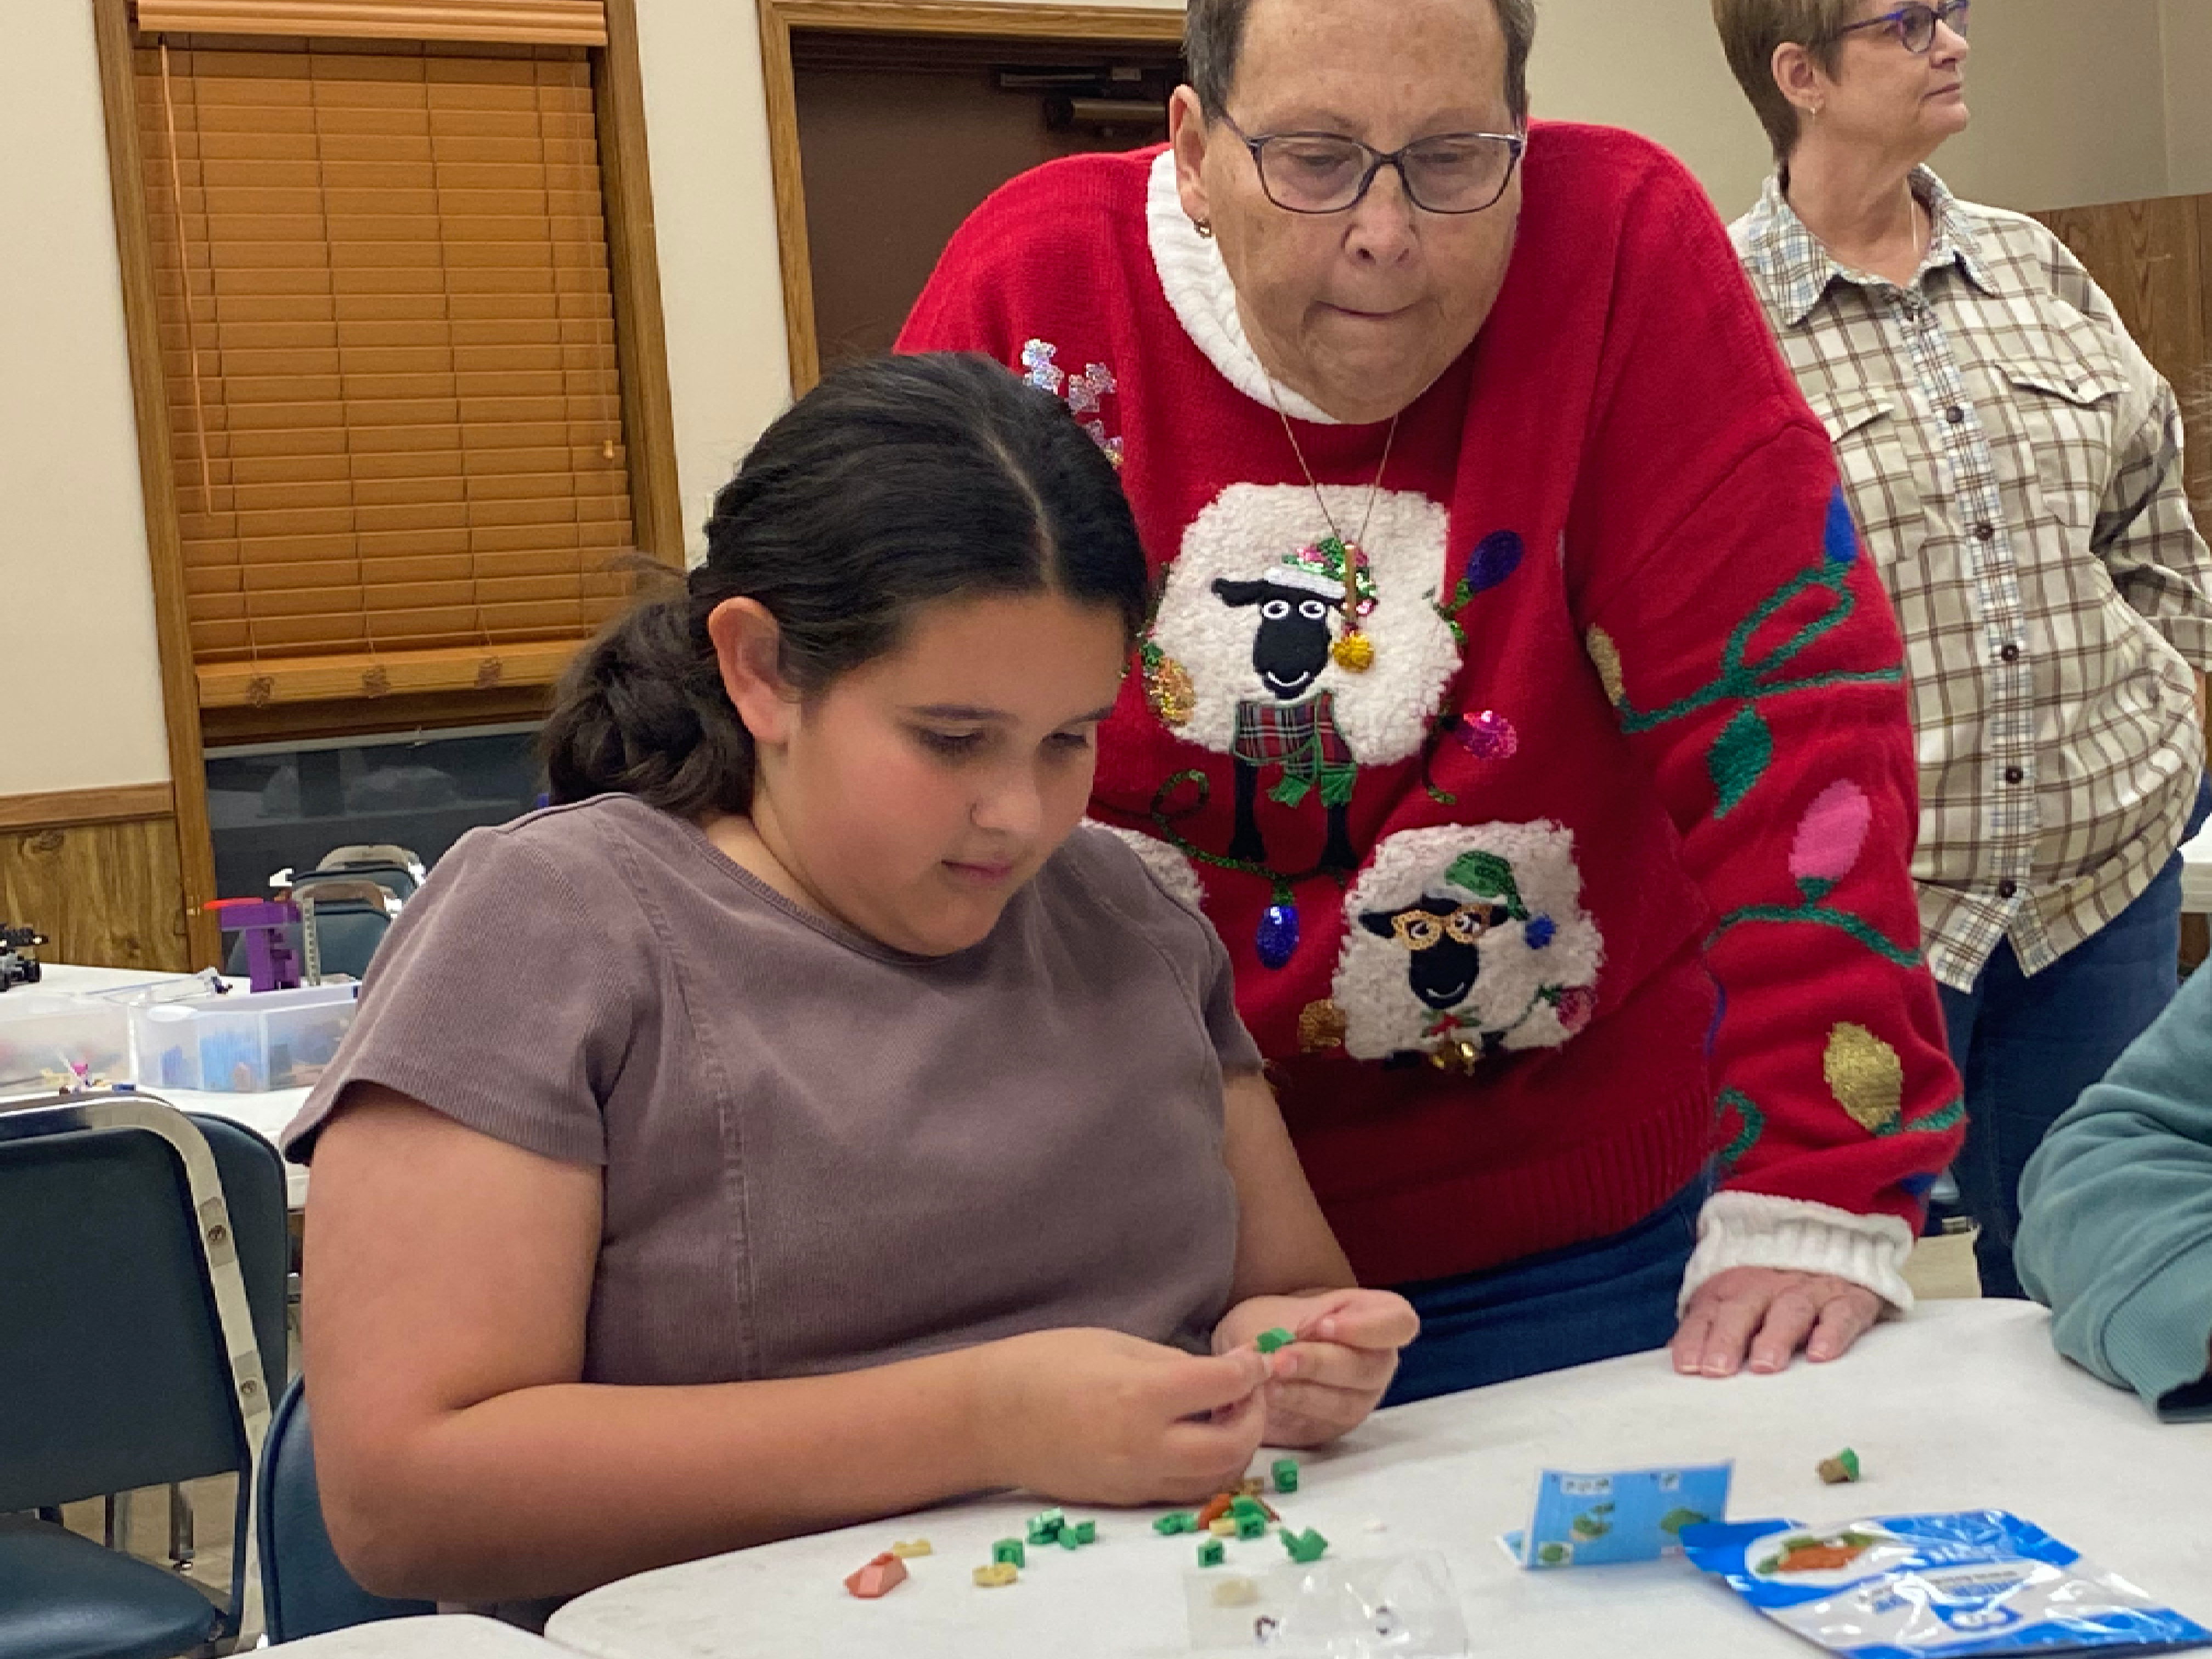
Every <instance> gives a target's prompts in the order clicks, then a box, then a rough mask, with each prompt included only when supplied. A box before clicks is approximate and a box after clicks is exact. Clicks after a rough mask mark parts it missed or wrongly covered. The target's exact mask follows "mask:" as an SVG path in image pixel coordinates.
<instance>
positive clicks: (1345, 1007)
mask: <svg viewBox="0 0 2212 1659" xmlns="http://www.w3.org/2000/svg"><path fill="white" fill-rule="evenodd" d="M1581 896H1582V872H1581V871H1580V870H1579V869H1577V867H1576V865H1575V860H1574V836H1573V832H1572V831H1571V830H1568V829H1562V828H1560V827H1559V825H1558V824H1556V823H1548V822H1545V823H1486V824H1475V825H1465V824H1444V825H1440V826H1438V827H1437V828H1434V829H1408V830H1406V831H1405V832H1403V833H1402V834H1400V835H1395V836H1390V837H1389V838H1388V839H1386V840H1385V841H1384V842H1383V843H1382V845H1381V846H1379V847H1377V848H1376V851H1375V858H1374V860H1373V862H1372V863H1371V864H1370V866H1368V868H1367V869H1366V870H1365V871H1364V872H1362V873H1361V875H1360V877H1359V879H1358V881H1357V882H1355V883H1353V884H1352V889H1351V890H1350V892H1348V893H1347V894H1346V896H1345V902H1344V922H1345V933H1344V943H1343V945H1342V947H1341V949H1340V952H1339V955H1338V957H1337V967H1336V974H1335V977H1334V980H1333V981H1332V982H1331V1000H1332V1001H1333V1002H1334V1005H1335V1006H1334V1010H1333V1011H1331V1012H1329V1013H1328V1015H1327V1017H1326V1018H1320V1017H1318V1016H1317V1010H1309V1011H1308V1015H1309V1018H1308V1020H1307V1021H1306V1025H1307V1028H1308V1029H1309V1030H1326V1031H1328V1032H1329V1034H1330V1035H1331V1036H1336V1035H1338V1034H1340V1036H1341V1042H1342V1045H1343V1048H1344V1049H1345V1051H1346V1053H1347V1054H1351V1055H1352V1057H1354V1058H1355V1059H1358V1060H1389V1059H1391V1058H1394V1057H1401V1056H1405V1055H1409V1054H1419V1055H1425V1056H1426V1057H1427V1058H1428V1059H1429V1060H1431V1061H1432V1062H1433V1063H1435V1064H1437V1065H1438V1066H1443V1067H1448V1068H1450V1069H1455V1070H1460V1071H1462V1072H1471V1071H1472V1070H1473V1069H1474V1067H1475V1066H1478V1065H1479V1064H1480V1062H1481V1061H1482V1060H1484V1059H1485V1058H1486V1057H1487V1056H1488V1055H1491V1054H1497V1053H1500V1052H1510V1051H1515V1050H1520V1049H1527V1048H1558V1047H1559V1046H1560V1045H1562V1044H1564V1043H1565V1042H1567V1040H1568V1039H1569V1038H1570V1037H1571V1036H1574V1034H1575V1033H1576V1032H1577V1031H1579V1030H1582V1029H1583V1026H1585V1025H1587V1024H1589V1019H1590V1017H1591V1015H1592V1014H1593V1013H1594V1012H1595V1007H1596V986H1597V976H1598V969H1599V966H1600V964H1601V963H1602V961H1603V960H1604V954H1605V951H1604V941H1603V940H1602V939H1601V937H1600V935H1599V933H1598V928H1597V924H1596V923H1595V922H1594V921H1591V920H1590V918H1589V915H1588V913H1586V912H1585V911H1584V910H1583V908H1582V902H1581Z"/></svg>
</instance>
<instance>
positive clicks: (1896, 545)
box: [1713, 0, 2212, 1297]
mask: <svg viewBox="0 0 2212 1659" xmlns="http://www.w3.org/2000/svg"><path fill="white" fill-rule="evenodd" d="M1713 15H1714V18H1715V20H1716V21H1717V23H1718V25H1719V27H1720V31H1721V35H1722V38H1723V42H1724V43H1725V45H1726V46H1727V49H1728V55H1729V64H1730V65H1731V66H1732V67H1733V68H1734V70H1735V74H1736V77H1737V79H1738V80H1739V81H1740V82H1741V83H1742V85H1743V88H1744V90H1745V91H1746V93H1747V94H1749V96H1750V98H1751V101H1752V104H1753V107H1754V108H1756V109H1757V111H1758V112H1759V119H1760V121H1761V122H1762V123H1763V124H1764V125H1765V128H1766V131H1767V133H1768V136H1769V137H1770V138H1771V140H1772V141H1773V145H1774V154H1775V158H1776V160H1777V161H1778V164H1779V166H1778V171H1777V173H1776V174H1775V176H1774V178H1773V179H1771V180H1770V181H1769V182H1768V184H1767V186H1766V189H1765V193H1764V195H1763V197H1762V198H1761V199H1760V201H1759V205H1758V206H1757V207H1755V208H1753V210H1752V211H1751V212H1750V213H1748V214H1747V215H1746V216H1744V217H1743V218H1742V219H1741V220H1739V221H1738V222H1736V224H1735V226H1734V227H1733V234H1734V237H1735V244H1736V249H1737V252H1738V253H1739V254H1740V255H1741V257H1742V259H1743V262H1744V265H1745V268H1746V269H1747V271H1748V272H1749V273H1750V276H1751V280H1752V284H1753V288H1754V289H1756V290H1757V291H1758V294H1759V298H1760V300H1761V301H1763V302H1764V304H1765V307H1766V313H1767V318H1768V320H1769V322H1770V323H1771V325H1772V326H1773V329H1774V331H1775V334H1776V336H1777V337H1778V339H1779V341H1780V343H1781V346H1782V351H1783V356H1784V357H1785V358H1786V359H1787V360H1788V362H1789V363H1790V368H1792V369H1793V370H1794V371H1795V372H1796V375H1797V379H1798V381H1799V383H1800V385H1801V386H1802V387H1803V388H1804V391H1805V394H1806V396H1807V398H1808V399H1809V400H1810V401H1811V403H1812V404H1813V406H1814V410H1816V411H1818V412H1819V413H1820V416H1822V418H1823V419H1824V421H1825V422H1826V425H1827V428H1828V434H1829V436H1830V438H1831V439H1832V440H1833V441H1834V443H1835V446H1836V453H1837V459H1838V465H1839V466H1840V468H1841V470H1842V472H1843V476H1844V488H1845V489H1846V490H1847V491H1848V492H1849V495H1850V501H1851V506H1852V509H1853V512H1854V513H1855V515H1856V516H1857V520H1858V521H1859V524H1860V526H1861V528H1862V530H1863V533H1864V536H1865V539H1866V542H1867V544H1868V546H1869V548H1870V549H1871V550H1872V551H1873V553H1874V555H1875V559H1876V561H1877V562H1878V563H1879V565H1880V567H1881V571H1882V574H1883V577H1884V580H1886V582H1887V585H1888V587H1889V592H1890V598H1891V600H1892V603H1893V605H1894V606H1895V608H1896V611H1897V617H1898V622H1899V625H1900V626H1901V628H1902V629H1903V632H1904V635H1905V659H1906V666H1907V669H1908V671H1909V673H1910V676H1911V688H1912V698H1913V714H1914V720H1915V724H1916V726H1917V728H1918V732H1919V755H1920V837H1919V848H1918V852H1917V856H1916V858H1915V860H1914V865H1913V875H1914V877H1915V878H1916V879H1917V882H1918V884H1919V890H1920V912H1921V921H1922V925H1923V938H1924V943H1925V945H1926V949H1927V952H1928V957H1929V965H1930V966H1931V967H1932V968H1933V969H1935V972H1936V978H1937V981H1938V982H1939V984H1940V985H1941V987H1942V1000H1943V1008H1944V1014H1945V1017H1946V1019H1947V1022H1948V1027H1949V1034H1950V1042H1951V1049H1952V1054H1953V1057H1954V1060H1956V1061H1957V1062H1958V1065H1959V1069H1960V1072H1961V1073H1963V1074H1964V1075H1965V1077H1966V1097H1967V1106H1968V1112H1969V1121H1970V1127H1969V1129H1968V1131H1967V1139H1966V1148H1965V1151H1964V1152H1963V1153H1962V1155H1961V1157H1960V1161H1959V1163H1958V1164H1957V1166H1956V1169H1957V1175H1958V1179H1959V1185H1960V1193H1961V1194H1962V1197H1963V1199H1964V1200H1965V1203H1966V1207H1967V1208H1968V1210H1970V1211H1971V1212H1972V1215H1973V1217H1974V1218H1975V1219H1976V1221H1978V1223H1979V1224H1980V1226H1981V1237H1980V1241H1979V1243H1978V1247H1977V1250H1978V1257H1979V1261H1980V1266H1981V1272H1982V1283H1983V1289H1984V1292H1985V1293H1986V1294H1989V1295H2001V1296H2015V1297H2016V1296H2019V1295H2021V1287H2020V1281H2019V1279H2017V1278H2016V1277H2015V1274H2014V1271H2013V1264H2012V1243H2013V1237H2014V1233H2015V1229H2016V1227H2017V1225H2018V1222H2019V1214H2020V1212H2019V1206H2018V1198H2017V1194H2018V1192H2019V1186H2020V1177H2021V1170H2023V1168H2024V1167H2025V1166H2026V1164H2027V1160H2028V1158H2030V1156H2031V1155H2033V1152H2034V1151H2035V1149H2036V1147H2037V1146H2038V1145H2039V1143H2040V1142H2041V1140H2042V1139H2043V1136H2044V1133H2045V1131H2046V1130H2047V1129H2048V1128H2049V1127H2050V1126H2051V1122H2052V1121H2054V1120H2055V1119H2056V1118H2057V1116H2058V1115H2059V1114H2060V1113H2061V1112H2063V1111H2064V1110H2065V1109H2066V1108H2067V1107H2068V1106H2069V1105H2071V1104H2072V1103H2073V1102H2074V1099H2075V1097H2076V1096H2077V1095H2079V1094H2080V1093H2081V1091H2082V1090H2083V1089H2084V1088H2085V1087H2087V1085H2089V1084H2091V1083H2093V1082H2094V1081H2095V1080H2096V1079H2099V1078H2100V1077H2101V1076H2102V1075H2103V1074H2104V1073H2105V1071H2106V1067H2107V1066H2110V1065H2111V1064H2112V1061H2113V1060H2114V1059H2115V1058H2117V1057H2118V1054H2119V1053H2120V1051H2121V1050H2122V1049H2123V1048H2126V1047H2127V1045H2128V1044H2129V1043H2130V1042H2132V1041H2133V1040H2134V1039H2135V1037H2136V1036H2138V1035H2139V1034H2140V1033H2141V1032H2142V1030H2144V1028H2145V1027H2147V1026H2148V1024H2150V1023H2151V1021H2152V1020H2153V1019H2154V1018H2156V1017H2157V1015H2158V1013H2159V1012H2160V1009H2161V1008H2163V1007H2164V1006H2165V1005H2166V1002H2167V1001H2168V1000H2170V999H2171V998H2172V995H2173V992H2174V987H2175V961H2176V957H2177V956H2178V953H2179V914H2180V860H2179V855H2178V853H2177V849H2178V848H2179V846H2180V844H2181V843H2182V842H2183V841H2184V840H2185V839H2186V838H2187V836H2188V835H2189V834H2191V833H2192V832H2193V829H2194V826H2195V823H2197V822H2198V821H2200V819H2201V815H2202V808H2201V806H2200V805H2199V801H2198V798H2199V793H2200V788H2201V778H2202V771H2203V735H2202V729H2203V720H2202V716H2201V711H2200V708H2199V707H2198V705H2197V686H2196V684H2195V674H2194V673H2193V672H2192V671H2203V670H2204V669H2205V668H2207V667H2208V666H2212V559H2208V556H2207V551H2206V549H2205V545H2204V543H2203V540H2202V539H2201V538H2199V537H2198V535H2197V532H2196V530H2195V528H2194V526H2192V524H2191V520H2190V515H2189V506H2188V501H2187V498H2186V495H2185V491H2184V487H2183V482H2182V465H2181V421H2180V417H2179V414H2178V412H2177V410H2176V408H2175V404H2174V398H2173V393H2172V390H2171V389H2170V388H2169V387H2168V386H2166V383H2165V382H2164V381H2163V380H2160V378H2159V376H2158V374H2157V373H2156V372H2155V371H2154V369H2153V368H2151V366H2150V364H2149V362H2148V361H2147V360H2146V359H2145V358H2144V356H2143V355H2142V352H2141V351H2140V350H2139V349H2137V348H2136V343H2135V342H2134V341H2133V340H2131V339H2130V338H2129V337H2128V333H2127V331H2126V329H2125V328H2124V326H2123V325H2121V323H2120V321H2119V319H2118V316H2117V315H2116V313H2114V311H2113V308H2112V302H2111V301H2109V300H2108V299H2107V298H2106V296H2105V295H2104V294H2103V293H2102V292H2101V291H2100V289H2098V287H2097V285H2096V283H2094V282H2093V281H2092V280H2091V278H2090V276H2089V275H2088V273H2087V271H2086V270H2083V268H2082V267H2081V264H2080V262H2079V261H2077V260H2076V259H2075V258H2074V257H2073V255H2072V254H2070V253H2069V252H2067V250H2066V248H2065V247H2064V246H2063V245H2062V244H2061V243H2060V242H2059V241H2058V240H2057V237H2055V236H2053V235H2052V234H2051V233H2050V232H2049V231H2048V230H2046V229H2045V228H2043V227H2042V226H2040V225H2039V224H2037V223H2036V222H2034V221H2033V220H2030V219H2027V218H2025V217H2022V216H2021V215H2018V214H2015V213H2008V212H2004V211H2002V210H1998V209H1994V208H1986V207H1979V206H1976V205H1973V204H1968V203H1964V202H1960V201H1959V200H1957V199H1955V198H1954V197H1953V196H1952V195H1951V194H1950V193H1949V191H1947V190H1945V188H1944V187H1943V184H1942V180H1941V179H1938V178H1937V177H1936V174H1935V173H1933V172H1931V171H1930V170H1929V168H1928V167H1927V166H1926V165H1925V163H1926V162H1927V161H1928V159H1929V156H1931V155H1934V153H1935V152H1936V149H1937V148H1938V147H1939V146H1940V145H1941V144H1942V143H1943V141H1944V140H1945V139H1946V138H1948V137H1950V136H1951V135H1952V134H1953V133H1955V132H1959V131H1963V130H1964V128H1965V127H1966V121H1967V112H1966V101H1965V94H1964V75H1965V66H1966V55H1967V44H1966V22H1967V0H1942V3H1940V4H1936V5H1925V4H1905V5H1901V6H1900V5H1896V4H1894V3H1893V0H1714V5H1713ZM2192 808H2195V809H2197V811H2196V812H2195V813H2194V814H2192Z"/></svg>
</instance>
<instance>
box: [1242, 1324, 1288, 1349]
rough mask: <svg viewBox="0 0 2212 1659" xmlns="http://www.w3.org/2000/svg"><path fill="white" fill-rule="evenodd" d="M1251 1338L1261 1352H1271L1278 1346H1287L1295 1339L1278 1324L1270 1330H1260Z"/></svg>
mask: <svg viewBox="0 0 2212 1659" xmlns="http://www.w3.org/2000/svg"><path fill="white" fill-rule="evenodd" d="M1253 1340H1254V1341H1255V1343H1256V1344H1257V1345H1258V1346H1259V1349H1260V1352H1261V1353H1273V1352H1274V1351H1275V1350H1276V1349H1278V1348H1287V1347H1289V1346H1291V1343H1293V1342H1295V1341H1297V1338H1296V1337H1295V1336H1292V1335H1291V1334H1290V1333H1289V1332H1288V1331H1286V1330H1285V1329H1284V1328H1282V1327H1281V1326H1280V1325H1278V1326H1276V1327H1275V1328H1274V1329H1273V1330H1272V1331H1262V1332H1261V1333H1260V1334H1259V1335H1258V1336H1257V1337H1255V1338H1254V1339H1253Z"/></svg>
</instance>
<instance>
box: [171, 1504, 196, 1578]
mask: <svg viewBox="0 0 2212 1659" xmlns="http://www.w3.org/2000/svg"><path fill="white" fill-rule="evenodd" d="M194 1544H195V1540H194V1537H193V1534H192V1500H191V1498H188V1497H187V1496H185V1489H184V1488H183V1487H182V1486H171V1487H170V1488H169V1565H170V1566H171V1568H173V1570H174V1571H178V1572H190V1571H191V1570H192V1552H193V1547H194Z"/></svg>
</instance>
